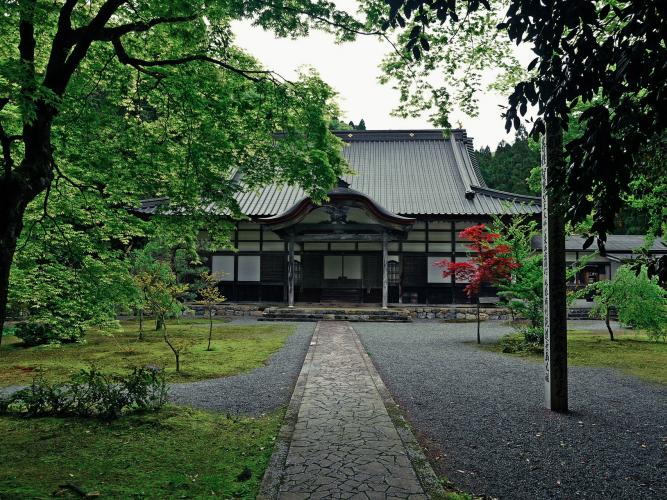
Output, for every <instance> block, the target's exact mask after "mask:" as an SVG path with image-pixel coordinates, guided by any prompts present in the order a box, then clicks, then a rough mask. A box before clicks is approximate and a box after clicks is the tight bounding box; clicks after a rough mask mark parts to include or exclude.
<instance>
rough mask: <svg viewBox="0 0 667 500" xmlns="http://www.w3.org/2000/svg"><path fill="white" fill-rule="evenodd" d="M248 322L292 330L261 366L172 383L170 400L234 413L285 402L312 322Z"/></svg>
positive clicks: (257, 411) (258, 411)
mask: <svg viewBox="0 0 667 500" xmlns="http://www.w3.org/2000/svg"><path fill="white" fill-rule="evenodd" d="M233 324H237V323H236V322H235V323H233ZM238 324H248V322H245V321H244V322H239V323H238ZM249 324H251V325H252V324H255V325H257V324H260V325H266V327H267V328H275V327H282V328H284V327H285V325H288V326H289V327H290V328H295V329H296V331H295V333H294V334H292V335H290V336H289V337H288V338H287V341H286V342H285V344H284V345H283V347H282V348H281V349H280V350H279V351H277V352H276V353H275V354H274V355H273V356H271V358H269V360H268V361H267V363H266V364H265V365H264V366H260V367H259V368H256V369H254V370H252V371H249V372H245V373H242V374H240V375H234V376H230V377H224V378H215V379H209V380H202V381H199V382H193V383H186V384H172V385H171V388H170V392H171V399H172V401H173V402H174V403H177V404H183V405H188V406H193V407H196V408H203V409H207V410H215V411H224V412H230V413H234V414H244V415H260V414H262V413H266V412H270V411H272V410H274V409H276V408H278V407H280V406H282V405H285V404H287V403H288V402H289V400H290V397H291V396H292V390H293V389H294V384H295V382H296V379H297V377H298V376H299V372H300V371H301V365H302V364H303V360H304V358H305V356H306V352H307V351H308V345H309V343H310V338H311V337H312V335H313V331H314V330H315V323H297V324H294V323H267V322H263V323H249Z"/></svg>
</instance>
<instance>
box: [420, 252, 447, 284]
mask: <svg viewBox="0 0 667 500" xmlns="http://www.w3.org/2000/svg"><path fill="white" fill-rule="evenodd" d="M448 257H449V256H447V255H442V256H438V257H435V256H431V257H429V258H428V260H427V264H426V265H427V268H428V269H427V273H428V282H429V283H451V282H452V278H451V276H447V277H446V278H445V277H444V276H443V275H442V272H443V271H444V270H445V269H444V268H443V267H440V266H436V265H435V264H436V262H440V261H442V260H444V259H447V258H448Z"/></svg>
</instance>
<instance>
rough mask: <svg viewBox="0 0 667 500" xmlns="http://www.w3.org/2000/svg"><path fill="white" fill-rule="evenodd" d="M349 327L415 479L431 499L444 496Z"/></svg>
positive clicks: (399, 411)
mask: <svg viewBox="0 0 667 500" xmlns="http://www.w3.org/2000/svg"><path fill="white" fill-rule="evenodd" d="M350 328H351V329H352V331H353V332H354V341H355V343H356V344H357V348H358V349H359V352H360V353H361V357H362V359H363V360H364V363H365V364H366V367H367V368H368V371H369V373H370V375H371V378H372V380H373V383H374V384H375V387H376V388H377V390H378V392H379V393H380V397H381V398H382V402H383V403H384V406H385V408H386V409H387V413H388V414H389V418H390V419H391V421H392V423H393V424H394V427H395V428H396V431H397V432H398V436H399V437H400V438H401V441H402V442H403V446H404V447H405V449H406V451H407V453H408V458H409V459H410V463H412V468H413V469H414V470H415V473H416V474H417V479H419V482H420V483H421V485H422V488H424V492H425V493H426V495H427V496H428V497H429V498H432V499H440V498H445V490H444V489H443V487H442V484H441V483H440V480H439V479H438V476H437V475H436V474H435V472H434V471H433V467H431V464H430V462H429V461H428V459H427V458H426V455H424V452H423V451H422V448H421V446H420V444H419V442H418V441H417V438H415V435H414V433H413V432H412V426H411V425H410V423H409V422H408V421H407V420H406V419H405V418H404V417H403V411H402V410H401V408H400V406H398V404H397V403H396V401H394V398H393V397H392V395H391V393H390V392H389V389H387V386H386V385H384V382H383V381H382V377H380V374H379V373H378V371H377V370H376V368H375V365H374V364H373V360H372V359H371V358H370V356H369V355H368V353H367V352H366V349H365V348H364V345H363V344H362V343H361V339H360V338H359V333H358V332H357V331H356V330H355V329H354V327H353V326H352V325H350Z"/></svg>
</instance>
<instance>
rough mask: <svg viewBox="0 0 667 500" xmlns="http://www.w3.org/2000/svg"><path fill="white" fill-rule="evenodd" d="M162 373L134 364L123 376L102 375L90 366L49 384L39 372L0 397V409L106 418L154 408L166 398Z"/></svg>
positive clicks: (35, 414)
mask: <svg viewBox="0 0 667 500" xmlns="http://www.w3.org/2000/svg"><path fill="white" fill-rule="evenodd" d="M167 396H168V393H167V384H166V382H165V378H164V374H163V373H162V371H161V370H159V369H156V368H135V369H134V370H133V371H132V373H130V374H129V375H127V376H120V375H105V374H103V373H101V372H99V371H98V370H97V369H96V368H94V367H92V368H91V369H90V370H81V371H80V372H79V373H77V374H76V375H74V376H72V377H71V379H70V381H69V382H67V383H65V384H50V383H48V382H47V381H46V380H44V378H43V377H42V376H41V375H40V376H39V377H37V378H35V379H34V380H33V382H32V384H31V385H30V386H29V387H27V388H26V389H23V390H21V391H18V392H16V393H14V394H12V395H10V396H9V397H8V398H7V399H4V400H0V413H4V414H13V415H21V416H25V417H41V416H76V417H88V418H90V417H95V418H99V419H102V420H106V421H110V420H114V419H116V418H118V417H120V416H121V415H122V414H124V413H128V412H133V411H154V410H158V409H160V408H161V407H162V406H164V404H165V403H166V402H167Z"/></svg>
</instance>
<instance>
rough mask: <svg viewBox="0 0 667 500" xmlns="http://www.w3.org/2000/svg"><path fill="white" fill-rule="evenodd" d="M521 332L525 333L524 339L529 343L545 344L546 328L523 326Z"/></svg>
mask: <svg viewBox="0 0 667 500" xmlns="http://www.w3.org/2000/svg"><path fill="white" fill-rule="evenodd" d="M519 333H520V334H522V335H523V339H524V340H525V341H526V342H528V343H529V344H540V345H544V329H543V328H542V327H541V326H538V327H535V326H530V327H527V328H522V329H520V330H519Z"/></svg>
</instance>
